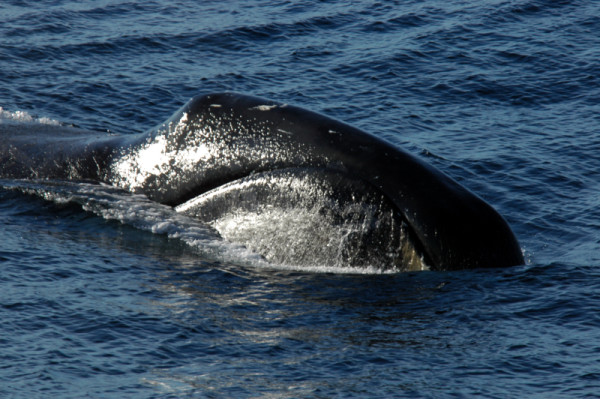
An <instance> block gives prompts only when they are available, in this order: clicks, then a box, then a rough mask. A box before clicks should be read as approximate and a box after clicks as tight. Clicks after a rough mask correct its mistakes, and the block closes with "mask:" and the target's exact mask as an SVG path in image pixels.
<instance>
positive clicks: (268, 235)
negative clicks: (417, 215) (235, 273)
mask: <svg viewBox="0 0 600 399" xmlns="http://www.w3.org/2000/svg"><path fill="white" fill-rule="evenodd" d="M174 209H175V210H176V211H177V212H180V213H183V214H186V215H188V216H193V217H195V218H197V219H199V220H201V221H203V222H205V223H207V224H209V225H211V226H212V227H214V228H215V229H216V230H217V231H219V233H220V234H221V235H222V236H223V238H225V239H228V240H230V241H234V242H238V243H242V244H244V245H246V246H247V247H250V248H252V249H254V250H256V252H258V253H261V254H262V255H263V256H265V258H267V260H270V261H271V260H273V261H275V262H276V263H277V262H281V263H285V264H290V263H299V264H306V265H308V264H311V263H314V262H326V261H329V262H333V263H335V264H339V265H341V264H342V263H348V264H349V265H350V266H358V265H359V264H360V262H371V263H375V264H377V265H378V266H377V268H379V269H386V270H389V269H398V270H403V271H404V270H424V269H429V265H431V263H430V262H429V257H428V255H427V251H425V246H424V245H423V243H422V242H421V241H420V240H419V239H418V235H417V234H416V233H415V232H414V228H413V226H412V225H411V224H410V223H409V222H408V221H407V219H406V217H405V215H404V214H403V213H402V211H401V210H400V209H399V208H398V207H397V206H396V205H395V204H394V203H393V201H391V200H390V199H389V198H388V197H387V196H386V195H385V194H384V193H382V192H381V190H380V189H378V188H377V187H375V186H374V185H372V184H371V183H369V182H367V181H364V180H362V179H359V178H356V177H352V176H350V175H349V174H347V173H345V172H340V171H336V170H331V169H328V168H324V167H289V168H281V169H272V170H268V171H264V172H254V173H251V174H248V175H246V176H242V177H239V178H234V179H229V181H228V182H225V183H223V184H220V185H217V186H216V187H214V188H212V189H210V190H204V191H203V192H202V193H200V194H198V195H196V196H194V197H192V198H190V199H188V200H187V201H183V202H181V203H179V204H178V205H175V206H174ZM336 246H337V247H336ZM311 251H313V252H319V251H321V252H324V253H327V251H329V252H330V253H329V254H328V255H323V256H322V257H320V256H317V255H315V254H313V253H311ZM340 259H342V260H340Z"/></svg>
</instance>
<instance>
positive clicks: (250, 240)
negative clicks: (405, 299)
mask: <svg viewBox="0 0 600 399" xmlns="http://www.w3.org/2000/svg"><path fill="white" fill-rule="evenodd" d="M211 226H212V227H213V228H214V229H215V230H217V231H218V232H219V234H220V235H221V236H222V237H223V238H225V239H226V240H228V241H231V242H234V243H239V244H242V245H244V246H246V247H247V248H248V249H250V250H251V251H253V252H255V253H258V254H260V255H262V256H264V258H265V259H266V260H268V261H269V262H270V263H275V264H279V265H282V266H287V267H295V268H297V269H303V268H305V267H317V268H318V267H319V266H321V267H334V268H336V269H343V268H348V267H350V268H361V269H373V270H380V271H381V270H386V271H390V272H398V271H420V270H428V267H427V265H426V264H425V263H424V262H423V259H422V257H421V256H419V255H418V253H417V252H416V251H415V249H414V247H413V246H412V245H411V244H410V243H409V242H408V239H407V238H406V237H404V236H403V237H401V240H400V241H399V244H400V246H401V248H395V249H399V250H397V251H394V250H393V249H392V248H390V250H389V251H388V253H377V254H372V255H373V256H372V257H370V258H369V259H366V258H365V256H364V255H362V254H361V253H359V252H361V251H364V248H359V246H358V245H357V244H356V243H355V241H356V240H358V239H360V236H361V235H362V234H363V233H364V229H365V228H368V227H367V226H366V225H365V224H364V223H361V222H360V221H354V220H350V221H348V222H347V223H344V224H342V225H332V224H331V223H329V222H328V221H326V220H324V218H323V216H322V215H321V214H320V212H319V210H318V209H315V210H313V209H303V208H295V209H292V210H290V209H281V208H275V207H267V208H266V209H263V211H262V212H259V213H255V212H236V213H231V214H226V215H224V216H223V217H221V218H220V219H218V220H215V221H214V222H213V223H211ZM394 261H396V262H398V264H397V265H390V264H387V262H394Z"/></svg>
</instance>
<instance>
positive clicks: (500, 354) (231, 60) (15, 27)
mask: <svg viewBox="0 0 600 399" xmlns="http://www.w3.org/2000/svg"><path fill="white" fill-rule="evenodd" d="M599 15H600V3H598V2H596V1H593V0H580V1H549V0H548V1H542V0H537V1H534V0H527V1H525V0H513V1H508V0H496V1H492V0H488V1H479V2H464V1H447V0H444V1H441V0H437V1H426V2H420V1H402V2H392V1H389V2H375V1H353V2H322V1H317V0H307V1H298V2H288V1H275V0H264V1H252V2H247V1H203V2H193V1H184V0H180V1H169V2H168V1H165V0H157V1H147V2H135V1H116V0H114V1H111V0H105V1H79V0H78V1H68V0H65V1H26V0H22V1H17V0H8V1H3V2H2V4H1V5H0V107H2V111H1V112H0V114H1V116H2V118H5V119H7V118H8V119H15V118H20V119H30V118H33V119H34V121H33V122H28V123H47V119H44V120H42V121H41V122H40V121H39V120H38V119H36V118H42V117H44V118H49V119H50V120H53V121H60V122H62V123H71V124H76V125H78V126H81V127H84V128H87V129H95V130H101V131H111V132H118V133H129V132H132V133H133V132H140V131H144V130H146V129H149V128H151V127H152V126H154V125H155V124H158V123H160V122H162V121H164V120H165V119H166V118H167V117H168V116H170V115H171V114H172V113H173V112H174V111H175V110H176V109H177V108H178V107H179V106H181V105H182V104H183V103H184V102H186V101H187V100H188V99H189V98H190V97H191V96H193V95H196V94H200V93H206V92H211V91H238V92H242V93H247V94H253V95H259V96H263V97H267V98H272V99H274V100H277V101H281V102H286V103H291V104H296V105H300V106H303V107H305V108H308V109H311V110H314V111H318V112H322V113H325V114H327V115H329V116H332V117H335V118H338V119H341V120H343V121H345V122H348V123H351V124H354V125H356V126H358V127H360V128H362V129H363V130H366V131H368V132H370V133H373V134H375V135H378V136H380V137H384V138H385V139H387V140H389V141H391V142H393V143H395V144H397V145H399V146H402V147H404V148H405V149H407V150H409V151H411V152H413V153H415V154H418V155H420V156H421V157H423V158H425V159H426V160H427V161H428V162H430V163H431V164H433V165H435V166H436V167H438V168H439V169H441V170H443V171H444V172H446V173H447V174H449V175H451V176H452V177H453V178H455V179H456V180H458V181H460V182H461V183H462V184H463V185H465V186H467V187H468V188H470V189H471V190H472V191H474V192H476V193H477V194H479V195H480V196H482V197H483V198H485V199H486V200H487V201H488V202H489V203H491V204H492V205H493V206H494V207H495V208H496V209H497V210H498V211H499V212H500V213H501V214H502V215H504V216H505V218H506V219H507V220H508V221H509V223H510V224H511V226H512V227H513V229H514V231H515V233H516V235H517V237H518V238H519V241H520V242H521V245H522V247H523V251H524V253H525V255H526V258H527V265H525V266H521V267H515V268H508V269H498V270H475V271H462V272H447V273H446V272H420V273H404V274H402V273H399V274H391V275H389V274H388V275H380V274H367V275H356V274H353V273H343V272H338V273H325V272H318V271H317V272H315V271H314V270H285V269H277V268H268V267H257V266H256V265H253V264H252V261H251V260H248V259H247V257H248V256H250V255H247V254H244V253H241V254H240V253H237V252H236V251H237V249H236V248H235V247H233V246H232V247H227V245H226V244H225V243H221V244H222V245H223V247H218V245H216V244H214V242H213V243H212V244H211V243H204V242H197V241H194V237H193V234H192V236H190V234H189V233H190V231H196V230H195V228H196V227H197V226H191V227H190V226H189V225H186V224H185V223H183V222H181V221H177V220H174V219H172V217H174V216H173V215H170V214H169V213H168V211H167V210H164V209H159V208H156V209H154V208H151V209H150V210H149V211H148V212H150V213H146V214H144V215H146V216H144V215H142V216H140V215H139V214H137V213H136V214H135V215H133V216H132V215H130V214H128V213H127V210H130V209H132V208H128V207H131V206H134V207H135V209H137V208H138V207H140V206H142V205H144V204H145V203H144V202H143V201H142V200H139V201H141V202H139V203H137V202H135V201H138V200H137V199H133V202H134V205H132V203H131V201H130V200H131V199H127V201H125V203H126V205H124V206H125V210H123V209H122V208H118V207H117V208H118V209H117V211H115V208H114V206H116V205H114V206H113V205H111V206H113V208H110V210H111V211H114V212H112V213H111V212H105V211H98V209H97V208H94V209H96V210H95V211H94V209H91V208H90V206H86V204H84V203H83V201H81V198H80V197H77V198H79V199H78V200H73V199H71V200H69V199H65V198H63V197H61V198H57V197H53V198H49V199H50V200H49V201H48V200H44V199H43V198H40V196H39V195H28V194H24V193H23V192H22V191H19V190H13V189H11V185H12V184H13V182H7V181H4V182H3V187H4V188H3V189H0V224H1V225H2V229H1V230H0V320H1V323H0V354H1V356H0V396H1V397H7V398H13V397H14V398H32V397H40V398H41V397H44V398H48V397H57V398H80V397H94V398H96V397H105V398H114V397H128V398H150V397H152V398H155V397H156V398H167V397H210V398H229V397H242V398H243V397H313V398H329V397H344V398H346V397H380V398H384V397H385V398H389V397H431V398H443V397H489V398H504V397H544V398H549V397H560V398H564V397H598V396H597V395H598V392H600V312H599V311H598V310H599V309H600V271H599V269H598V268H599V267H600V62H599V61H598V60H600V34H599V33H598V32H600V17H599ZM98 195H99V194H98ZM120 200H123V199H122V198H121V199H120ZM120 200H119V201H120ZM128 201H129V202H128ZM119 204H121V205H122V203H121V202H119ZM127 204H128V205H127ZM121 205H119V206H121ZM144 206H146V205H144ZM92 208H93V207H92ZM90 209H91V210H90ZM115 212H116V213H115ZM149 214H150V215H153V216H152V217H150V216H148V215H149ZM115 215H116V216H115ZM156 215H162V216H161V217H164V218H166V221H167V222H168V223H170V224H169V226H170V227H169V226H168V227H164V226H165V225H163V224H160V223H159V222H157V220H156V218H155V216H156ZM153 217H154V219H153ZM177 223H179V224H177ZM182 223H183V224H182ZM174 224H177V226H178V227H177V226H176V227H173V225H174ZM211 245H213V246H214V245H216V247H217V249H216V250H215V249H214V248H213V247H211V248H212V249H211V248H208V247H210V246H211ZM207 248H208V249H207ZM219 248H221V249H219ZM223 248H224V249H223ZM325 271H326V270H325Z"/></svg>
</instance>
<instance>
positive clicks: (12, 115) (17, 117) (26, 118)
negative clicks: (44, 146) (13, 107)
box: [0, 107, 61, 126]
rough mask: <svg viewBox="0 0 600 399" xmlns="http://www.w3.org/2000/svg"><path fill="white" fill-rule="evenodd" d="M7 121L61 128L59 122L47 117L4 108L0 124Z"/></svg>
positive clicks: (1, 110) (0, 109)
mask: <svg viewBox="0 0 600 399" xmlns="http://www.w3.org/2000/svg"><path fill="white" fill-rule="evenodd" d="M5 121H9V122H13V123H14V122H19V123H39V124H42V125H53V126H59V125H60V124H61V123H60V122H59V121H57V120H54V119H50V118H47V117H41V118H40V117H35V116H32V115H31V114H29V113H28V112H25V111H7V110H5V109H4V108H2V107H0V123H2V122H5Z"/></svg>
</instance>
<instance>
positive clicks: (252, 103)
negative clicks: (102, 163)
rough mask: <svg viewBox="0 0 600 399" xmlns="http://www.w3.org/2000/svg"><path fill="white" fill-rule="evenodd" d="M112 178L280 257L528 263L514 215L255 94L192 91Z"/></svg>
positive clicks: (395, 263)
mask: <svg viewBox="0 0 600 399" xmlns="http://www.w3.org/2000/svg"><path fill="white" fill-rule="evenodd" d="M110 180H111V181H112V182H113V183H114V184H116V185H118V186H121V187H123V188H126V189H128V190H131V191H138V192H143V193H145V194H146V195H147V196H148V197H150V198H151V199H153V200H156V201H159V202H162V203H165V204H169V205H172V206H175V207H176V209H177V210H178V211H180V212H184V213H186V214H188V215H191V216H194V217H197V218H199V219H201V220H203V221H205V222H206V223H208V224H211V225H212V226H213V227H215V228H216V229H217V230H218V231H219V232H220V233H221V235H223V237H224V238H226V239H229V240H231V241H235V242H238V243H241V244H244V245H246V246H248V247H249V248H250V249H252V250H254V251H255V252H257V253H260V254H262V255H263V256H264V257H265V258H267V260H270V261H272V262H275V263H286V264H293V265H307V264H311V265H315V264H319V263H323V264H332V263H333V264H335V265H340V266H343V265H348V266H371V267H375V268H378V269H386V270H423V269H434V270H450V269H463V268H476V267H498V266H511V265H516V264H522V263H523V257H522V254H521V250H520V247H519V245H518V242H517V240H516V238H515V237H514V234H513V233H512V231H511V230H510V228H509V226H508V224H507V223H506V222H505V220H504V219H503V218H502V217H501V216H500V215H499V214H498V213H497V212H496V211H495V210H494V209H493V208H492V207H490V206H489V205H488V204H487V203H485V202H484V201H483V200H481V199H480V198H479V197H477V196H476V195H474V194H473V193H471V192H470V191H468V190H467V189H465V188H464V187H462V186H460V185H459V184H458V183H456V182H455V181H454V180H452V179H451V178H449V177H448V176H446V175H444V174H443V173H441V172H440V171H438V170H436V169H434V168H433V167H431V166H429V165H427V164H426V163H424V162H423V161H422V160H420V159H418V158H416V157H414V156H412V155H410V154H408V153H406V152H404V151H402V150H401V149H398V148H397V147H395V146H392V145H391V144H389V143H387V142H385V141H383V140H380V139H378V138H376V137H374V136H372V135H370V134H367V133H365V132H362V131H360V130H358V129H356V128H353V127H351V126H348V125H346V124H343V123H341V122H338V121H335V120H332V119H330V118H327V117H325V116H323V115H320V114H316V113H313V112H310V111H306V110H304V109H301V108H298V107H293V106H288V105H285V104H278V103H274V102H272V101H268V100H263V99H260V98H256V97H249V96H243V95H239V94H232V93H224V94H210V95H205V96H199V97H196V98H194V99H192V100H191V101H190V102H188V103H187V104H186V105H185V106H184V107H183V108H182V109H180V110H179V111H178V112H177V113H176V114H174V115H173V117H172V118H171V119H169V120H168V121H167V122H165V123H164V124H162V125H160V126H159V127H157V128H156V129H154V130H152V131H151V132H149V133H148V134H147V135H145V136H144V137H143V138H141V139H139V140H137V141H136V142H135V143H134V144H132V145H131V146H129V147H128V148H127V149H126V150H125V151H123V152H121V153H120V154H119V156H117V157H115V158H114V160H113V162H112V165H111V167H110Z"/></svg>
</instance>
